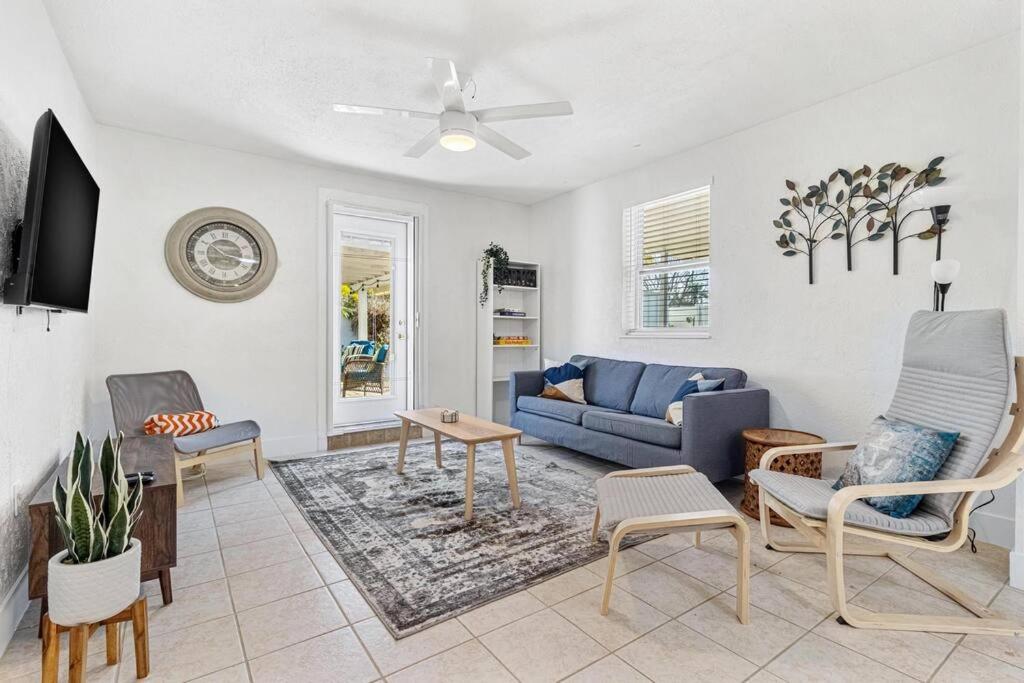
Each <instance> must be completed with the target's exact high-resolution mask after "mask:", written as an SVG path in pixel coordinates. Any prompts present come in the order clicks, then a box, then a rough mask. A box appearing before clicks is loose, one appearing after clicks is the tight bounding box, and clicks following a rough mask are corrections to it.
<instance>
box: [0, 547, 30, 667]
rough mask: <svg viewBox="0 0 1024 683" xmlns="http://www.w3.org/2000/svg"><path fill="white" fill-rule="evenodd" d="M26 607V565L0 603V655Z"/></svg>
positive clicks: (5, 648) (16, 627)
mask: <svg viewBox="0 0 1024 683" xmlns="http://www.w3.org/2000/svg"><path fill="white" fill-rule="evenodd" d="M27 609H28V567H25V569H23V570H22V571H21V576H19V577H18V580H17V581H16V582H15V583H14V586H13V587H12V588H11V590H9V591H8V592H7V595H5V596H4V601H3V604H0V657H2V656H3V654H4V652H6V651H7V646H8V644H10V642H11V638H13V637H14V632H15V631H17V630H18V624H20V623H21V618H22V617H23V616H25V611H26V610H27Z"/></svg>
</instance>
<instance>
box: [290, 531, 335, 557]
mask: <svg viewBox="0 0 1024 683" xmlns="http://www.w3.org/2000/svg"><path fill="white" fill-rule="evenodd" d="M295 538H297V539H299V543H301V544H302V547H303V548H305V550H306V553H307V554H309V555H316V554H317V553H322V552H326V550H327V546H325V545H324V544H323V541H321V540H320V537H319V536H317V535H316V532H315V531H313V530H312V529H308V530H306V531H298V532H296V533H295Z"/></svg>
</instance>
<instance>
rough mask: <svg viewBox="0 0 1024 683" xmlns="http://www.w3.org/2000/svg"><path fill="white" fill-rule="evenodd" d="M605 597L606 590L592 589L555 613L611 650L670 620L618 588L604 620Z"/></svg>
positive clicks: (563, 605) (557, 607)
mask: <svg viewBox="0 0 1024 683" xmlns="http://www.w3.org/2000/svg"><path fill="white" fill-rule="evenodd" d="M627 576H628V575H627ZM603 594H604V587H603V586H598V587H597V588H591V589H590V590H589V591H587V592H585V593H580V594H579V595H577V596H576V597H573V598H569V599H568V600H566V601H564V602H560V603H558V604H557V605H555V606H554V608H553V609H554V610H555V611H556V612H558V613H559V614H561V615H562V616H563V617H565V618H566V619H568V620H569V621H571V622H572V623H573V624H575V625H576V626H577V627H578V628H579V629H580V630H582V631H583V632H584V633H586V634H587V635H588V636H590V637H591V638H593V639H594V640H596V641H597V642H599V643H601V645H603V646H604V647H606V648H608V649H609V650H616V649H618V648H620V647H622V646H623V645H625V644H626V643H628V642H630V641H632V640H636V639H637V638H639V637H640V636H642V635H643V634H645V633H647V632H648V631H652V630H654V629H655V628H657V627H658V626H661V625H662V624H664V623H665V622H666V621H668V620H669V617H668V615H666V614H664V613H662V612H659V611H658V610H657V609H655V608H654V607H651V606H650V605H648V604H647V603H646V602H644V601H643V600H640V599H639V598H636V597H634V596H632V595H630V594H629V593H627V592H625V591H623V590H621V589H619V588H615V587H613V588H612V596H611V602H610V603H609V606H608V614H607V615H606V616H604V615H602V614H601V612H600V608H601V597H602V595H603Z"/></svg>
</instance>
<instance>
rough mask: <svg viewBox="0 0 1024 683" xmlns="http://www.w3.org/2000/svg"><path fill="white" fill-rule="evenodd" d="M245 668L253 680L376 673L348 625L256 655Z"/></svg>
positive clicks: (360, 680) (320, 681)
mask: <svg viewBox="0 0 1024 683" xmlns="http://www.w3.org/2000/svg"><path fill="white" fill-rule="evenodd" d="M249 668H250V670H251V671H252V680H253V681H254V683H291V682H292V681H302V683H334V682H335V681H338V680H342V679H344V680H345V681H351V683H367V682H368V681H373V680H376V679H377V678H379V677H380V674H378V673H377V669H376V667H374V665H373V662H371V661H370V658H369V657H368V656H367V655H366V652H365V651H364V650H363V646H362V645H361V644H360V643H359V639H358V638H356V636H355V634H354V633H353V632H352V629H351V628H341V629H338V630H337V631H331V632H330V633H325V634H324V635H322V636H317V637H315V638H311V639H309V640H306V641H303V642H301V643H296V644H295V645H291V646H289V647H286V648H284V649H283V650H278V651H276V652H271V653H270V654H268V655H263V656H262V657H257V658H256V659H254V660H252V661H251V662H249Z"/></svg>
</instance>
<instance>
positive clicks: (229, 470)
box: [205, 462, 262, 494]
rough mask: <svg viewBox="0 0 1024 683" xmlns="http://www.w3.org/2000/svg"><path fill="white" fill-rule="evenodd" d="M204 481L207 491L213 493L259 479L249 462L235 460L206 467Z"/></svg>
mask: <svg viewBox="0 0 1024 683" xmlns="http://www.w3.org/2000/svg"><path fill="white" fill-rule="evenodd" d="M205 481H206V489H207V491H209V492H210V493H211V494H214V493H220V492H222V491H227V490H229V489H234V488H238V487H240V486H246V485H248V484H251V483H253V482H255V481H259V479H257V478H256V470H255V469H254V468H253V466H252V465H251V464H250V463H244V462H237V463H232V464H229V465H224V464H223V463H218V464H217V465H215V466H214V467H212V468H207V472H206V477H205ZM261 483H262V482H261Z"/></svg>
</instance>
